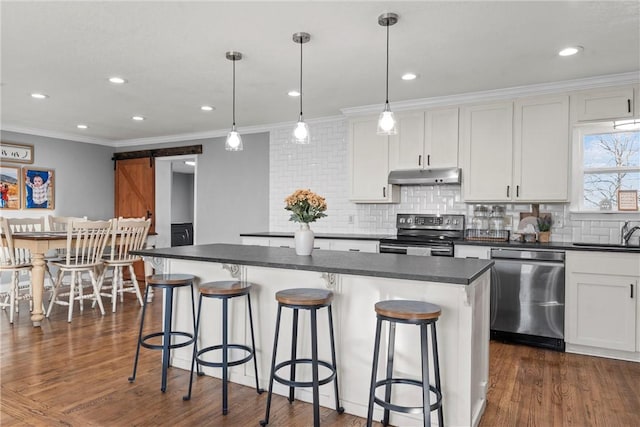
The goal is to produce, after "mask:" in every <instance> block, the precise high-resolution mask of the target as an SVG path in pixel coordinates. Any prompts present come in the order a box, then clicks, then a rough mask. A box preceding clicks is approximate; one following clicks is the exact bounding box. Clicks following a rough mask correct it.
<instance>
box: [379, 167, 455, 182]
mask: <svg viewBox="0 0 640 427" xmlns="http://www.w3.org/2000/svg"><path fill="white" fill-rule="evenodd" d="M460 176H461V173H460V168H442V169H408V170H395V171H391V172H390V173H389V184H398V185H434V184H437V185H440V184H460Z"/></svg>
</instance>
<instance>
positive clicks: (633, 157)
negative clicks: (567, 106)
mask: <svg viewBox="0 0 640 427" xmlns="http://www.w3.org/2000/svg"><path fill="white" fill-rule="evenodd" d="M578 144H579V151H580V152H579V153H578V154H579V155H578V156H577V159H576V160H578V161H576V162H575V165H576V169H578V170H579V171H580V178H579V182H577V183H576V187H577V188H576V190H577V191H576V193H577V194H576V196H577V198H576V200H575V201H578V200H579V206H578V210H580V211H617V209H618V190H640V130H633V131H616V130H614V129H613V126H612V125H611V124H607V125H604V124H596V125H589V126H584V127H581V128H580V129H579V130H578ZM576 175H577V174H576ZM574 176H575V175H574Z"/></svg>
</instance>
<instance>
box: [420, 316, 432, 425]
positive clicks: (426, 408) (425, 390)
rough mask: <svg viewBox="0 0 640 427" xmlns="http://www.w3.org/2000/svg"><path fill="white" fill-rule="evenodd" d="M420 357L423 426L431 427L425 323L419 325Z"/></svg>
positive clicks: (427, 347)
mask: <svg viewBox="0 0 640 427" xmlns="http://www.w3.org/2000/svg"><path fill="white" fill-rule="evenodd" d="M420 358H421V360H422V415H423V417H424V419H423V425H424V427H431V400H430V399H429V346H428V345H427V324H426V323H422V324H421V325H420Z"/></svg>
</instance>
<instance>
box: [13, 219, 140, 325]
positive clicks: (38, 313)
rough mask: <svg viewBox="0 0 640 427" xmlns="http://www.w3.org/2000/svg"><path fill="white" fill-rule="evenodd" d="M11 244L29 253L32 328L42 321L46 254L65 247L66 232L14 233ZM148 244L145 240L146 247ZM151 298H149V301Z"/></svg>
mask: <svg viewBox="0 0 640 427" xmlns="http://www.w3.org/2000/svg"><path fill="white" fill-rule="evenodd" d="M11 236H12V238H13V244H14V246H15V247H16V248H22V249H28V250H29V251H30V252H31V265H32V269H31V287H32V296H33V310H32V312H31V321H32V322H33V326H34V327H39V326H40V325H41V322H42V319H44V311H43V309H42V299H43V294H44V274H45V270H46V268H45V266H46V263H47V261H46V254H47V252H49V251H51V250H54V249H63V248H65V249H66V247H67V232H66V231H33V232H16V233H12V234H11ZM149 244H150V241H149V239H147V246H148V245H149ZM144 269H145V276H149V275H150V274H152V267H151V266H150V264H149V263H147V262H145V264H144ZM151 298H152V296H150V297H149V299H151Z"/></svg>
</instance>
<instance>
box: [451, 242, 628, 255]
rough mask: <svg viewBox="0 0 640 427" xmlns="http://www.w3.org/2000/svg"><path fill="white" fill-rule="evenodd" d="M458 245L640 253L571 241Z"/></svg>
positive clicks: (622, 248) (466, 243) (465, 243)
mask: <svg viewBox="0 0 640 427" xmlns="http://www.w3.org/2000/svg"><path fill="white" fill-rule="evenodd" d="M456 245H468V246H489V247H492V248H514V249H551V250H553V249H557V250H563V251H564V250H570V251H600V252H603V251H604V252H628V253H640V247H638V246H620V245H598V244H597V243H594V244H593V245H592V246H584V245H585V244H582V243H579V244H576V243H571V242H549V243H537V242H536V243H524V242H513V241H511V242H485V241H481V240H464V241H460V242H456Z"/></svg>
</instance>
